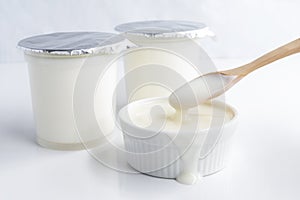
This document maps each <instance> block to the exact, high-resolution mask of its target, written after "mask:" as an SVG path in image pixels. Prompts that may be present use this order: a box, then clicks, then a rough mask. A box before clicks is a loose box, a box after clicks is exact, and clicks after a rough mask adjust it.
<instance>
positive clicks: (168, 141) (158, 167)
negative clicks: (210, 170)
mask: <svg viewBox="0 0 300 200" xmlns="http://www.w3.org/2000/svg"><path fill="white" fill-rule="evenodd" d="M119 119H120V125H121V128H122V130H123V136H124V143H125V149H126V151H127V161H128V163H129V165H131V166H132V167H133V168H134V169H136V170H137V171H140V172H142V173H145V174H148V175H152V176H156V177H162V178H172V179H176V180H177V181H178V182H180V183H183V184H194V183H195V182H196V181H197V180H198V178H199V177H202V176H203V175H206V174H204V173H203V171H202V169H200V167H199V166H201V159H202V157H203V156H208V155H202V154H201V152H202V151H203V149H204V148H208V147H207V144H210V147H211V148H212V149H211V151H209V153H210V154H212V155H210V156H213V158H211V160H218V159H219V158H223V157H224V155H223V154H224V153H225V152H224V151H222V152H217V153H216V152H215V151H214V149H213V147H214V146H216V144H217V143H218V142H220V141H222V140H224V139H223V138H222V136H223V135H226V136H228V135H232V133H233V132H234V131H235V128H236V124H237V112H236V110H235V109H234V108H233V107H231V106H229V105H227V104H225V103H223V102H220V101H211V102H207V103H205V104H201V105H199V106H197V107H195V108H192V109H190V110H188V111H186V112H179V111H176V110H175V109H174V108H173V107H172V106H171V105H169V103H168V99H167V98H149V99H143V100H139V101H135V102H132V103H130V104H128V105H127V106H125V107H123V108H122V109H121V110H120V112H119ZM211 135H213V136H214V137H211ZM216 136H217V137H216ZM207 140H210V141H209V142H208V141H207ZM204 144H206V145H204ZM228 146H230V145H228Z"/></svg>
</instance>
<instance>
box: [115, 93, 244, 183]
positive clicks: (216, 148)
mask: <svg viewBox="0 0 300 200" xmlns="http://www.w3.org/2000/svg"><path fill="white" fill-rule="evenodd" d="M159 99H162V98H150V99H143V100H139V101H135V102H132V103H130V104H128V105H127V106H125V107H123V108H122V109H121V110H120V112H119V119H120V125H121V128H122V130H123V135H124V143H125V149H126V151H127V161H128V163H129V165H131V166H132V167H133V168H134V169H136V170H137V171H139V172H142V173H145V174H149V175H152V176H157V177H162V178H176V177H177V176H178V175H179V174H180V172H181V171H182V166H183V161H182V159H181V156H182V155H180V151H179V150H178V147H177V146H176V145H175V144H174V143H172V140H171V139H170V137H168V136H167V135H166V134H164V132H163V131H162V132H160V133H159V134H157V132H154V131H152V130H150V129H145V128H142V127H140V126H137V125H135V124H133V123H132V122H131V120H130V119H129V118H130V117H129V115H128V113H130V112H134V110H135V109H136V108H137V107H138V106H139V105H141V104H145V103H150V102H151V101H157V100H159ZM212 105H213V106H220V107H222V106H223V107H224V106H225V107H226V110H228V112H231V114H232V117H231V118H230V120H229V121H228V122H226V123H222V124H219V125H218V126H213V125H211V126H210V128H208V129H203V130H199V131H197V134H202V135H205V137H202V138H203V140H204V141H203V144H202V147H201V153H200V155H199V163H198V171H199V173H200V174H201V176H205V175H209V174H212V173H215V172H217V171H219V170H221V169H223V168H224V167H225V165H226V163H227V160H228V157H229V155H230V147H231V142H232V136H233V133H234V131H235V129H236V125H237V117H238V116H237V111H236V110H235V109H234V108H233V107H231V106H229V105H227V104H224V103H222V102H220V101H214V103H213V104H212ZM226 112H227V111H226Z"/></svg>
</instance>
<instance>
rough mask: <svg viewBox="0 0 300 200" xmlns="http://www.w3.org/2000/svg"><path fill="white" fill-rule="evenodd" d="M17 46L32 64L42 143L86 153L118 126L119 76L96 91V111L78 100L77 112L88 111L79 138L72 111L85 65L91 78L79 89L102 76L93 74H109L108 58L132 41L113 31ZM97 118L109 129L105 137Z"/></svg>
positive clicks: (112, 76) (49, 38) (54, 37)
mask: <svg viewBox="0 0 300 200" xmlns="http://www.w3.org/2000/svg"><path fill="white" fill-rule="evenodd" d="M18 46H19V47H20V48H21V49H23V50H24V54H25V60H26V61H27V63H28V69H29V76H30V85H31V93H32V104H33V111H34V116H35V122H36V134H37V142H38V143H39V144H40V145H41V146H44V147H47V148H51V149H61V150H75V149H83V148H84V147H86V146H88V147H93V146H96V145H98V144H99V143H101V142H102V141H103V137H104V136H107V135H109V134H110V133H111V131H112V130H113V128H114V125H115V124H114V120H113V117H112V116H111V113H112V102H113V88H114V84H115V82H116V76H117V72H116V70H115V71H111V72H110V74H108V75H107V76H108V77H107V78H106V79H105V80H104V81H105V85H106V87H105V88H104V89H103V88H102V89H101V91H96V90H95V91H96V92H95V94H96V95H95V101H97V102H98V109H95V111H94V109H93V108H94V107H93V106H94V105H92V104H90V103H87V101H86V98H87V97H86V96H85V95H84V94H82V95H78V96H77V97H76V98H78V99H76V100H77V101H80V102H81V104H80V105H79V106H77V109H79V110H87V111H88V112H89V113H86V116H85V119H84V120H83V121H80V124H82V125H83V126H84V127H81V130H80V136H79V134H78V129H77V126H76V120H75V118H74V109H75V108H74V107H73V103H74V98H73V96H74V91H75V84H76V81H77V77H78V75H79V72H80V70H81V68H82V66H85V70H84V73H86V75H87V76H89V77H90V78H89V79H87V80H85V82H84V83H83V84H82V85H81V86H80V87H83V88H84V87H87V86H90V85H91V84H93V83H94V82H95V81H96V80H95V78H98V77H94V76H93V74H94V73H95V72H96V71H99V70H100V71H104V70H105V67H106V64H107V62H108V60H111V59H113V58H114V57H115V56H116V55H118V54H119V53H120V52H122V51H123V50H125V49H127V48H128V47H129V46H130V42H129V41H128V40H126V39H125V38H123V37H121V36H117V35H115V34H112V33H102V32H60V33H52V34H45V35H38V36H34V37H30V38H26V39H23V40H21V41H20V42H19V43H18ZM94 112H95V113H94ZM94 115H96V117H97V120H98V122H99V123H101V124H105V126H106V128H105V131H102V133H101V134H99V132H97V131H96V130H95V129H94V126H93V124H91V123H92V120H91V119H90V116H94ZM82 130H84V131H82ZM83 144H84V145H83Z"/></svg>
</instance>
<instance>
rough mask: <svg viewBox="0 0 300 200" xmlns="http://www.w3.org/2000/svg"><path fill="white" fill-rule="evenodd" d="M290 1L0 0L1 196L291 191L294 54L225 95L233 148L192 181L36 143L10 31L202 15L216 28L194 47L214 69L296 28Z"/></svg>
mask: <svg viewBox="0 0 300 200" xmlns="http://www.w3.org/2000/svg"><path fill="white" fill-rule="evenodd" d="M299 8H300V1H297V0H252V1H250V0H248V1H246V0H227V1H220V0H219V1H217V0H185V1H179V0H159V1H155V0H152V1H149V0H148V1H146V0H135V1H133V0H119V1H116V0H102V1H96V0H77V1H75V0H73V1H72V0H51V1H50V0H48V1H42V0H27V1H26V0H7V1H4V0H0V28H1V32H0V36H1V37H0V44H1V45H0V63H1V64H0V199H1V200H2V199H4V200H11V199H31V200H35V199H64V200H65V199H74V200H76V199H130V200H131V199H172V200H175V199H205V200H220V199H228V200H229V199H230V200H240V199H246V200H248V199H249V200H253V199H262V200H265V199H274V200H280V199H289V200H293V199H295V200H296V199H297V200H298V199H299V198H300V190H299V188H300V170H299V169H300V126H299V119H300V117H299V113H300V107H299V102H300V95H299V84H300V81H299V73H300V66H299V65H300V57H299V56H300V55H294V56H292V57H290V58H286V59H284V60H281V61H278V62H276V63H274V64H271V65H270V66H268V67H266V68H263V69H260V70H258V71H257V72H254V73H253V74H251V75H250V76H248V77H246V78H245V79H244V80H242V81H241V82H240V83H239V84H238V85H236V86H235V87H234V88H232V89H231V90H230V91H229V92H228V94H227V96H226V100H227V102H229V103H230V104H232V105H234V106H235V107H236V108H237V110H238V111H239V115H240V116H239V117H240V123H239V127H238V130H237V131H236V134H235V142H234V145H233V156H232V161H231V163H230V164H229V166H228V167H227V168H226V169H224V170H223V171H221V172H219V173H217V174H215V175H213V176H209V177H206V178H204V179H203V181H201V182H199V183H198V184H196V185H194V186H183V185H180V184H178V183H176V182H175V181H172V180H163V179H157V178H152V177H149V176H145V175H140V174H139V175H128V174H123V173H118V172H115V171H113V170H110V169H108V168H106V167H103V166H102V165H100V164H99V163H98V162H96V161H95V160H93V159H92V158H91V157H90V156H89V155H88V153H87V152H85V151H77V152H61V151H53V150H48V149H44V148H41V147H39V146H38V145H36V144H35V141H34V138H35V128H34V121H33V116H32V109H31V98H30V88H29V80H28V74H27V69H26V64H25V63H24V62H23V57H22V54H21V52H20V51H18V50H16V48H15V46H16V43H17V41H18V40H19V39H21V38H23V37H27V36H31V35H35V34H41V33H48V32H54V31H74V30H90V31H113V27H114V26H115V25H117V24H119V23H123V22H127V21H135V20H146V19H149V20H150V19H184V20H194V21H202V22H204V23H206V24H207V25H208V26H209V27H210V28H211V29H212V30H213V31H214V32H215V33H216V35H217V38H216V41H213V40H203V46H204V47H205V49H206V50H207V51H208V53H209V55H210V56H212V57H213V58H214V62H215V63H216V66H218V68H219V69H223V68H228V67H235V66H239V65H241V64H244V63H245V62H247V61H250V60H251V59H253V58H255V57H257V56H259V55H261V54H262V53H264V52H266V51H269V50H272V49H273V48H275V47H277V46H279V45H281V44H283V43H285V42H289V41H291V40H293V39H296V38H297V37H300V26H299V19H300V12H299Z"/></svg>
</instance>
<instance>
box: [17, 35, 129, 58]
mask: <svg viewBox="0 0 300 200" xmlns="http://www.w3.org/2000/svg"><path fill="white" fill-rule="evenodd" d="M134 46H135V45H134V44H133V43H131V42H130V41H128V40H127V39H125V38H124V37H123V36H121V35H117V34H113V33H104V32H57V33H51V34H44V35H37V36H33V37H29V38H25V39H23V40H21V41H20V42H19V43H18V47H19V48H21V49H23V50H24V51H25V52H26V53H42V54H51V55H63V56H77V55H86V54H116V53H120V52H122V51H123V50H126V49H128V48H131V47H134Z"/></svg>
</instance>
